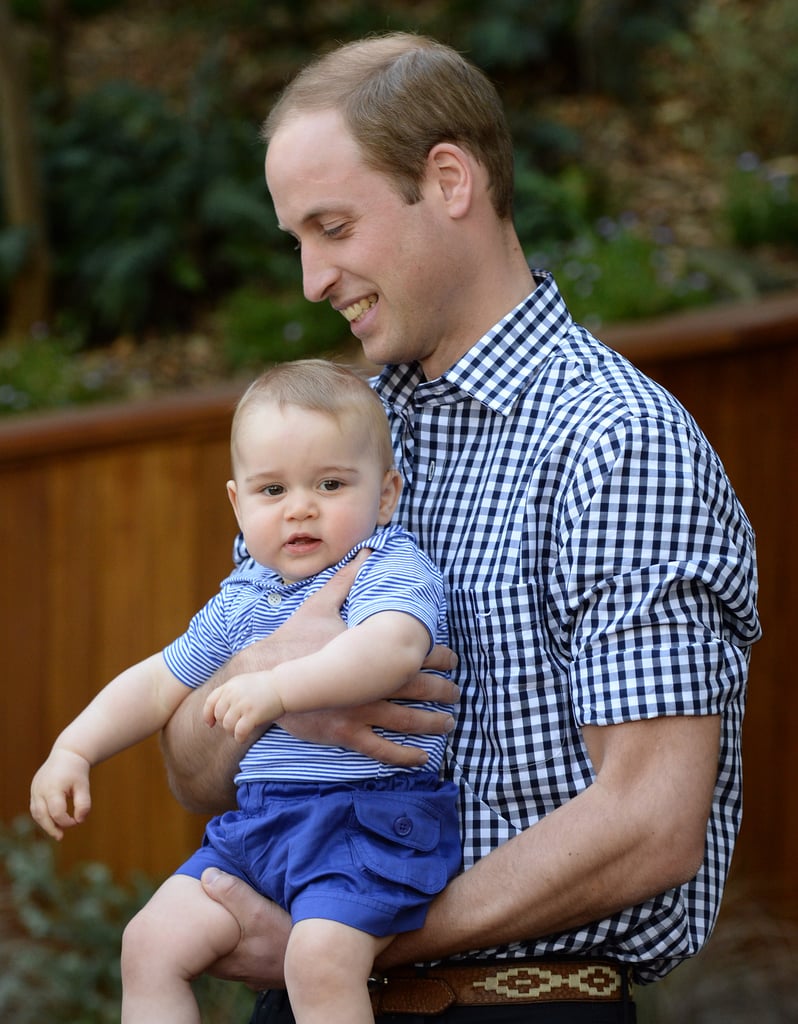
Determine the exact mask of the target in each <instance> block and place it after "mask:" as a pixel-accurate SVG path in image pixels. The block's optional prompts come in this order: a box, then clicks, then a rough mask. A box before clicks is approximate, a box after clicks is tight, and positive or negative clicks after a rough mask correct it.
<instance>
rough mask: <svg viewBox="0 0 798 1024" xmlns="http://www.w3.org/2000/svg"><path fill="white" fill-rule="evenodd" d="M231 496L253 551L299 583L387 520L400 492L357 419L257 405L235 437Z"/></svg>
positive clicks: (332, 562) (394, 476)
mask: <svg viewBox="0 0 798 1024" xmlns="http://www.w3.org/2000/svg"><path fill="white" fill-rule="evenodd" d="M233 457H234V474H235V477H234V479H233V480H231V481H230V482H229V483H228V492H229V494H230V500H231V502H232V504H233V508H234V510H235V513H236V517H237V519H238V523H239V526H240V527H241V530H242V532H243V534H244V539H245V541H246V544H247V548H248V550H249V553H250V554H251V555H252V557H253V558H254V559H255V560H256V561H257V562H259V563H260V564H261V565H265V566H268V567H269V568H271V569H274V570H275V571H276V572H278V573H280V575H281V576H282V577H283V578H284V579H286V580H287V581H294V580H299V579H305V578H306V577H308V576H313V575H315V574H316V573H318V572H320V571H321V570H322V569H326V568H327V567H328V566H330V565H335V563H336V562H338V561H340V560H341V558H343V557H344V555H345V554H346V553H347V551H349V550H350V549H351V548H352V547H354V546H355V544H357V543H359V542H360V541H361V540H363V539H364V538H365V537H368V536H369V535H370V534H371V533H373V531H374V527H375V526H376V525H378V524H384V523H387V522H388V521H389V520H390V518H391V515H392V514H393V511H394V508H395V507H396V501H397V500H398V496H399V478H398V474H397V473H396V472H395V470H388V471H387V472H386V470H385V469H384V467H383V466H382V465H381V463H380V461H379V459H378V457H377V454H376V452H375V446H374V445H373V444H372V443H370V441H369V438H368V437H367V436H365V431H364V428H363V427H362V426H360V424H359V423H358V421H357V420H356V419H355V418H354V416H350V417H344V418H343V419H340V420H339V419H338V418H336V417H333V416H330V415H327V414H326V413H322V412H316V411H311V410H308V409H301V408H298V407H296V406H284V407H280V406H278V405H277V404H275V403H259V404H257V405H255V406H253V408H252V409H250V410H249V411H248V412H247V413H246V415H245V416H244V417H243V418H242V420H241V422H240V423H239V426H238V430H237V434H236V437H235V439H234V442H233Z"/></svg>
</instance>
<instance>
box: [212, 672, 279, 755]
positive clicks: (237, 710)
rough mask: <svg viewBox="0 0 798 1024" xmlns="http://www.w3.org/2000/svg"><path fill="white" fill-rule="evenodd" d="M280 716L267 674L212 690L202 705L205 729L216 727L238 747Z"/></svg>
mask: <svg viewBox="0 0 798 1024" xmlns="http://www.w3.org/2000/svg"><path fill="white" fill-rule="evenodd" d="M283 712H284V708H283V706H282V703H281V702H280V700H279V698H278V696H277V694H276V692H275V689H274V687H273V686H272V684H271V682H270V681H269V677H268V673H266V672H252V673H248V674H246V675H241V676H233V678H232V679H228V680H227V682H226V683H223V684H222V685H221V686H219V687H217V689H215V690H213V691H212V692H211V693H210V694H209V695H208V699H207V700H206V701H205V709H204V712H203V716H204V718H205V721H206V722H207V724H208V725H211V726H213V725H216V723H217V722H218V723H219V725H221V726H222V728H223V729H224V730H225V732H229V733H230V735H231V736H233V737H235V739H236V740H238V742H239V743H246V742H247V741H248V740H251V739H252V736H253V733H255V731H256V730H258V727H259V726H264V725H271V723H272V722H274V721H276V719H278V718H279V717H280V716H281V715H282V714H283Z"/></svg>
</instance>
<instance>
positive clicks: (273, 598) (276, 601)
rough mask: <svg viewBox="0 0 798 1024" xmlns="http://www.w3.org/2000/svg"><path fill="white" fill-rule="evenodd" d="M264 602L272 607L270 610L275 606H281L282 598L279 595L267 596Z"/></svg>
mask: <svg viewBox="0 0 798 1024" xmlns="http://www.w3.org/2000/svg"><path fill="white" fill-rule="evenodd" d="M266 600H267V601H268V603H269V604H270V605H271V606H272V608H276V607H277V605H278V604H282V601H283V599H282V597H281V596H280V595H279V594H275V593H271V594H269V596H268V597H267V598H266Z"/></svg>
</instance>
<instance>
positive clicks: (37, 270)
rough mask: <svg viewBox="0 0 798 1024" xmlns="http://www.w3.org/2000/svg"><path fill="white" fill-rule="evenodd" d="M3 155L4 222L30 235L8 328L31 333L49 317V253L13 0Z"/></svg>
mask: <svg viewBox="0 0 798 1024" xmlns="http://www.w3.org/2000/svg"><path fill="white" fill-rule="evenodd" d="M0 158H2V162H3V174H2V177H3V182H4V191H5V205H6V221H7V224H8V226H9V227H10V228H22V229H25V230H26V232H27V234H28V246H27V253H26V258H25V262H24V264H23V266H22V267H21V269H20V271H19V273H18V274H17V276H16V277H15V278H14V280H12V282H11V285H10V288H9V304H8V322H7V325H6V330H7V333H8V334H9V335H10V336H12V337H13V336H16V337H20V338H24V337H29V336H30V331H31V327H32V326H33V325H34V324H36V323H38V322H42V321H46V320H47V317H48V315H49V312H50V310H49V299H50V256H49V248H48V243H47V232H46V226H45V216H44V204H43V199H42V190H41V186H40V178H39V167H38V163H37V159H36V146H35V141H34V136H33V126H32V123H31V111H30V102H29V98H28V88H27V81H26V72H25V62H24V60H23V56H22V52H21V48H20V45H19V42H18V37H17V34H16V32H15V28H14V24H13V17H12V14H11V8H10V4H9V0H0Z"/></svg>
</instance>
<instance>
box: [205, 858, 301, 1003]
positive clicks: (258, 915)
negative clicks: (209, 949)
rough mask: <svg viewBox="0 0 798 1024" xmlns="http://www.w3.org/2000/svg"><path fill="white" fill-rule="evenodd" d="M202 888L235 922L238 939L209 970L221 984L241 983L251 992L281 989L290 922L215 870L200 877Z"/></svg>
mask: <svg viewBox="0 0 798 1024" xmlns="http://www.w3.org/2000/svg"><path fill="white" fill-rule="evenodd" d="M202 887H203V889H204V890H205V892H206V893H207V895H208V896H210V898H211V899H212V900H215V901H216V902H217V903H221V904H222V906H223V907H225V908H226V909H227V910H228V911H229V912H230V913H231V914H232V915H233V917H234V918H235V919H236V921H238V925H239V928H240V929H241V939H240V941H239V943H238V945H237V946H236V948H235V949H234V950H233V952H232V953H228V954H227V956H225V957H223V958H222V959H221V960H218V961H217V962H216V963H215V964H214V965H213V966H212V967H211V968H210V970H209V973H210V974H213V975H214V976H215V977H217V978H222V979H223V980H224V981H241V982H244V984H245V985H249V987H250V988H252V989H256V990H258V989H265V988H285V981H284V980H283V960H284V959H285V948H286V945H287V943H288V935H289V933H290V931H291V918H290V917H289V915H288V914H287V913H286V912H285V911H284V910H283V909H282V908H280V907H278V906H277V904H276V903H272V902H271V901H270V900H267V899H266V898H265V897H263V896H260V895H259V894H258V893H257V892H255V890H254V889H251V888H250V887H249V886H248V885H246V883H244V882H242V881H241V880H240V879H238V878H235V877H234V876H233V875H227V874H225V873H224V872H223V871H219V870H217V869H216V868H206V870H205V871H204V872H203V873H202Z"/></svg>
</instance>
